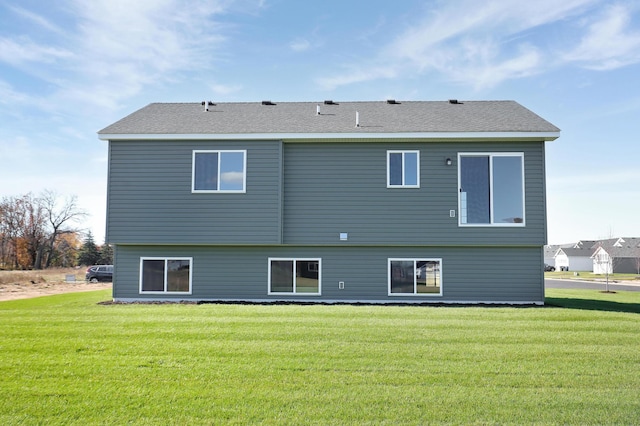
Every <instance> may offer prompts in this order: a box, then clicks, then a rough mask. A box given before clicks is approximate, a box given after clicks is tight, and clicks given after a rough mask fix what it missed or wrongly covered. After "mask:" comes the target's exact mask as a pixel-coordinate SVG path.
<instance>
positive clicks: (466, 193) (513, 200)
mask: <svg viewBox="0 0 640 426" xmlns="http://www.w3.org/2000/svg"><path fill="white" fill-rule="evenodd" d="M458 164H459V165H460V169H459V206H460V212H459V218H460V219H459V220H460V225H500V226H509V225H512V226H523V225H524V223H525V214H524V210H525V209H524V155H523V154H522V153H496V154H460V155H459V161H458Z"/></svg>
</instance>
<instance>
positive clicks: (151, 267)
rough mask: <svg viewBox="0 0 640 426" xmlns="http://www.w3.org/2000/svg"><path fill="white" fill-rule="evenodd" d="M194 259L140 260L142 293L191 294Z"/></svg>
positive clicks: (156, 258)
mask: <svg viewBox="0 0 640 426" xmlns="http://www.w3.org/2000/svg"><path fill="white" fill-rule="evenodd" d="M192 261H193V260H192V258H190V257H180V258H164V257H143V258H141V259H140V293H149V294H166V293H171V294H191V263H192Z"/></svg>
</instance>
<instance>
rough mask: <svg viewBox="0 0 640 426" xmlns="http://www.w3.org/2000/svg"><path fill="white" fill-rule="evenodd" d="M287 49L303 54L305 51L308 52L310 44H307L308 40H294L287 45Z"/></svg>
mask: <svg viewBox="0 0 640 426" xmlns="http://www.w3.org/2000/svg"><path fill="white" fill-rule="evenodd" d="M289 47H290V48H291V50H293V51H294V52H304V51H306V50H309V48H311V43H310V42H309V40H305V39H296V40H294V41H292V42H291V43H289Z"/></svg>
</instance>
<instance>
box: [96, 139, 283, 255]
mask: <svg viewBox="0 0 640 426" xmlns="http://www.w3.org/2000/svg"><path fill="white" fill-rule="evenodd" d="M109 148H110V149H109V156H110V157H109V180H108V211H107V218H108V219H107V220H108V222H107V241H109V242H110V243H112V244H126V243H136V244H140V243H156V244H172V243H177V244H211V243H213V242H215V243H216V244H224V243H232V244H265V243H268V244H278V243H280V241H281V233H282V230H281V223H282V220H281V211H282V210H281V207H280V206H281V189H282V183H281V181H280V179H281V175H282V174H281V167H282V165H281V142H279V141H242V142H224V141H160V142H159V141H110V143H109ZM218 149H219V150H225V149H227V150H229V149H246V150H247V170H246V174H247V175H246V193H244V194H194V193H192V192H191V185H192V152H193V150H218Z"/></svg>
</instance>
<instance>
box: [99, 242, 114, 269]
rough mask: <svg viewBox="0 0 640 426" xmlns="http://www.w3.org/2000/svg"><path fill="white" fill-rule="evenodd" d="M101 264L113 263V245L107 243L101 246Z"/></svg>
mask: <svg viewBox="0 0 640 426" xmlns="http://www.w3.org/2000/svg"><path fill="white" fill-rule="evenodd" d="M100 264H101V265H113V247H111V246H110V245H109V244H107V243H104V244H103V245H102V247H100Z"/></svg>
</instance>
